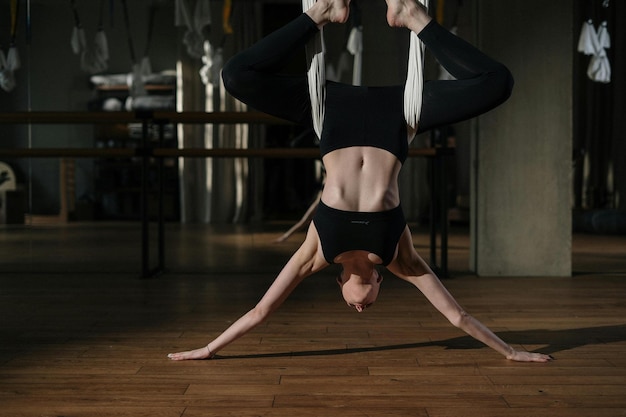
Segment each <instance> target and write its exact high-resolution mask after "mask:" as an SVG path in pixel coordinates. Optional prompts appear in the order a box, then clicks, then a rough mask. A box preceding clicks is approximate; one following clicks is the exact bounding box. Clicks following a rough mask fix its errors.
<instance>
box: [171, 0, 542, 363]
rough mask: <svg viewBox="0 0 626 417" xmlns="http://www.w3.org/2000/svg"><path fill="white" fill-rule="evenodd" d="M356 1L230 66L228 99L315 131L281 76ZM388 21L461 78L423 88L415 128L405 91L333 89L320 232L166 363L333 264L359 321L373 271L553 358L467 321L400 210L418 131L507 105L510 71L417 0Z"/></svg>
mask: <svg viewBox="0 0 626 417" xmlns="http://www.w3.org/2000/svg"><path fill="white" fill-rule="evenodd" d="M349 3H350V0H318V1H317V3H315V4H314V5H313V6H312V7H311V8H310V9H309V10H307V11H306V12H305V13H303V14H302V15H301V16H299V17H298V18H296V19H295V20H294V21H292V22H291V23H289V24H287V25H286V26H284V27H283V28H281V29H279V30H278V31H276V32H274V33H273V34H270V35H269V36H267V37H266V38H264V39H262V40H261V41H259V42H258V43H257V44H255V45H254V46H252V47H251V48H249V49H248V50H246V51H243V52H241V53H240V54H238V55H236V56H235V57H233V59H231V60H230V61H229V63H228V64H227V65H226V66H225V68H224V71H223V78H224V83H225V86H226V88H227V90H228V91H229V92H230V93H231V94H232V95H234V96H235V97H237V98H239V99H240V100H242V101H244V102H245V103H247V104H248V105H250V106H252V107H254V108H256V109H258V110H261V111H264V112H267V113H269V114H272V115H275V116H278V117H282V118H285V119H288V120H291V121H294V122H297V123H301V124H304V125H307V126H311V125H312V117H311V102H310V99H309V90H308V86H307V79H306V76H305V75H297V76H290V75H285V74H280V71H281V69H282V68H283V65H284V63H285V62H286V60H287V59H288V58H289V57H290V56H291V54H292V53H294V52H297V51H301V50H302V48H303V47H304V46H305V45H306V43H307V42H308V41H309V40H310V39H311V38H312V37H314V36H315V35H316V34H317V33H318V31H319V30H320V28H322V27H323V26H324V25H326V24H328V23H331V22H334V23H343V22H345V21H346V20H347V18H348V12H349ZM387 6H388V10H387V21H388V23H389V25H390V26H392V27H405V28H408V29H409V30H411V31H413V32H415V33H416V34H418V36H419V38H420V39H421V40H422V42H423V43H424V44H425V45H426V47H427V48H429V50H430V51H431V52H432V53H433V54H434V56H435V57H436V58H437V60H438V61H439V63H440V64H441V65H442V66H443V67H444V68H446V69H447V70H448V71H449V72H450V73H451V74H452V75H453V76H454V77H456V79H457V80H453V81H431V82H428V83H425V84H424V90H423V105H422V111H421V117H420V120H419V124H418V126H417V129H415V128H413V127H410V126H407V122H406V121H405V118H404V115H403V95H404V93H403V86H401V87H373V88H372V87H360V86H358V87H357V86H349V85H342V84H338V83H331V82H328V83H326V98H325V116H324V124H323V130H322V134H321V138H320V150H321V154H322V161H323V163H324V166H325V169H326V183H325V186H324V190H323V192H322V197H321V201H320V204H319V206H318V208H317V210H316V213H315V216H314V218H313V222H312V223H311V224H310V226H309V229H308V232H307V235H306V237H305V240H304V242H303V243H302V245H301V246H300V248H299V249H298V250H297V251H296V252H295V254H294V255H293V256H292V257H291V259H290V260H289V261H288V262H287V264H286V265H285V267H284V268H283V269H282V271H281V272H280V273H279V275H278V277H277V278H276V279H275V281H274V282H273V284H272V285H271V286H270V288H269V289H268V290H267V292H266V293H265V295H264V296H263V297H262V299H261V300H260V301H259V303H258V304H257V305H256V306H255V307H254V308H253V309H252V310H250V311H249V312H248V313H246V314H245V315H243V316H242V317H241V318H240V319H239V320H237V321H236V322H235V323H234V324H232V325H231V326H230V327H229V328H228V329H226V330H225V331H224V332H223V333H222V334H221V335H219V336H218V337H217V338H216V339H215V340H213V341H211V342H210V343H209V344H208V345H207V346H204V347H201V348H199V349H195V350H191V351H187V352H179V353H172V354H169V355H168V357H169V358H170V359H172V360H186V359H207V358H209V359H210V358H212V357H213V356H214V355H215V353H216V352H218V351H220V350H221V349H223V348H224V347H225V346H227V345H228V344H230V343H232V342H233V341H235V340H236V339H238V338H239V337H241V336H243V335H244V334H246V333H247V332H248V331H250V330H251V329H253V328H254V327H255V326H257V325H258V324H260V323H261V322H263V321H264V320H265V319H266V318H267V317H268V316H269V315H270V314H271V313H272V312H273V311H274V310H276V309H277V308H278V307H279V306H280V305H281V303H282V302H283V301H284V300H285V299H286V298H287V296H288V295H289V294H290V293H291V292H292V290H293V289H294V288H295V287H296V286H297V285H298V284H299V283H300V282H301V281H302V280H303V279H304V278H306V277H308V276H310V275H312V274H314V273H315V272H318V271H320V270H322V269H323V268H326V267H327V266H328V265H330V264H332V263H335V264H341V266H342V272H341V273H340V275H339V277H338V279H337V280H338V283H339V285H340V287H341V292H342V295H343V297H344V299H345V301H346V303H347V304H348V305H349V306H351V307H353V308H354V309H356V310H357V311H358V312H362V311H363V310H364V309H366V308H367V307H369V306H370V305H372V303H374V301H376V298H377V296H378V291H379V288H380V284H381V281H382V276H381V275H380V274H379V272H378V270H377V269H376V267H377V265H383V266H385V267H386V268H387V269H388V270H389V271H390V272H391V273H393V274H394V275H396V276H397V277H399V278H401V279H404V280H406V281H408V282H410V283H411V284H413V285H415V287H417V288H418V289H419V290H420V291H421V292H422V293H423V294H424V295H425V296H426V298H427V299H428V300H429V301H430V302H431V303H432V304H433V305H434V306H435V308H437V309H438V310H439V311H440V312H441V313H442V314H443V315H444V316H445V317H446V318H447V319H448V320H449V321H450V322H451V323H452V324H453V325H454V326H456V327H459V328H460V329H462V330H464V331H465V332H466V333H467V334H469V335H471V336H473V337H474V338H476V339H477V340H480V341H481V342H483V343H485V344H486V345H488V346H490V347H491V348H493V349H495V350H496V351H497V352H499V353H501V354H502V355H503V356H505V357H506V358H507V359H510V360H514V361H524V362H547V361H549V360H551V357H550V356H548V355H543V354H539V353H531V352H525V351H517V350H515V349H514V348H512V347H511V346H509V345H508V344H506V343H505V342H504V341H502V340H501V339H500V338H499V337H498V336H496V335H495V334H494V333H493V332H492V331H491V330H489V329H488V328H487V327H485V326H484V325H483V324H482V323H480V322H479V321H478V320H476V319H475V318H473V317H472V316H470V315H469V314H467V313H466V312H465V311H464V310H463V309H462V308H461V306H459V304H458V303H457V302H456V300H455V299H454V298H453V297H452V295H451V294H450V293H449V292H448V291H447V290H446V289H445V287H444V286H443V285H442V284H441V282H440V281H439V279H438V278H437V277H436V276H435V274H434V273H433V271H432V270H431V269H430V268H429V267H428V265H427V264H426V262H424V260H423V259H422V258H421V257H420V256H419V255H418V253H417V252H416V251H415V249H414V247H413V242H412V238H411V233H410V231H409V228H408V227H407V225H406V221H405V219H404V216H403V214H402V208H401V206H400V197H399V191H398V174H399V172H400V168H401V167H402V163H403V162H404V160H405V159H406V157H407V153H408V143H409V142H410V141H411V140H412V139H413V137H414V136H415V134H416V133H419V132H423V131H426V130H428V129H431V128H433V127H436V126H440V125H444V124H450V123H454V122H457V121H460V120H464V119H467V118H470V117H474V116H477V115H479V114H481V113H484V112H486V111H488V110H490V109H492V108H493V107H495V106H497V105H499V104H501V103H502V102H504V101H505V100H506V99H507V98H508V97H509V95H510V90H511V88H512V77H511V74H510V73H509V71H508V69H507V68H506V67H504V66H503V65H502V64H500V63H498V62H495V61H493V60H492V59H491V58H489V57H487V56H485V55H484V54H482V53H481V52H480V51H478V50H476V49H475V48H474V47H472V46H471V45H469V44H467V43H466V42H464V41H463V40H461V39H459V38H457V37H455V36H454V35H452V34H451V33H450V32H448V31H446V30H445V29H443V28H441V27H440V26H439V25H437V23H436V22H434V21H432V20H431V18H430V17H429V16H428V14H427V12H426V11H425V10H424V9H423V8H422V7H421V5H419V4H418V3H416V0H387Z"/></svg>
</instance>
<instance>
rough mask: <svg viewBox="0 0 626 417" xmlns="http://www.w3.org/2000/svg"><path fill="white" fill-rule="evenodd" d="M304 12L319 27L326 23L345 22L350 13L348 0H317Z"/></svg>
mask: <svg viewBox="0 0 626 417" xmlns="http://www.w3.org/2000/svg"><path fill="white" fill-rule="evenodd" d="M305 13H306V14H308V15H309V17H310V18H311V19H313V21H314V22H315V23H317V26H318V27H320V28H321V27H322V26H324V25H325V24H327V23H345V22H347V21H348V16H349V15H350V0H318V1H317V2H316V3H315V4H314V5H313V6H311V8H310V9H309V10H307V11H306V12H305Z"/></svg>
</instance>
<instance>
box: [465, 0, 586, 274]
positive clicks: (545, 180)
mask: <svg viewBox="0 0 626 417" xmlns="http://www.w3.org/2000/svg"><path fill="white" fill-rule="evenodd" d="M476 6H477V7H476V17H477V21H476V23H477V26H476V27H477V30H478V33H477V35H478V40H477V42H478V45H479V46H480V48H481V49H482V50H484V51H485V52H487V53H488V54H489V55H492V56H494V57H495V58H497V59H498V60H500V61H502V62H504V63H505V64H506V65H507V66H508V67H509V68H510V69H511V71H512V72H513V75H514V77H515V88H514V91H513V96H512V97H511V99H510V100H509V101H508V102H506V103H505V104H504V105H503V106H501V107H499V108H497V109H495V110H494V111H492V112H490V113H488V114H486V115H484V116H481V117H480V118H479V119H478V120H477V121H476V122H475V123H476V125H475V127H476V129H475V138H474V144H473V145H474V146H473V157H474V161H473V168H474V170H473V172H472V175H473V190H472V195H473V203H472V204H473V206H472V209H473V210H472V212H473V227H472V230H471V237H472V260H471V264H472V265H470V266H471V267H472V269H473V270H474V271H476V273H477V274H479V275H490V276H499V275H502V276H568V275H571V264H572V262H571V179H570V177H571V171H572V166H571V165H572V164H571V159H572V72H573V70H572V59H573V53H574V41H573V36H575V33H574V32H576V31H575V30H574V29H573V27H572V25H573V11H572V7H573V6H572V4H571V2H570V1H568V0H554V1H549V2H546V1H542V0H507V1H496V0H477V2H476Z"/></svg>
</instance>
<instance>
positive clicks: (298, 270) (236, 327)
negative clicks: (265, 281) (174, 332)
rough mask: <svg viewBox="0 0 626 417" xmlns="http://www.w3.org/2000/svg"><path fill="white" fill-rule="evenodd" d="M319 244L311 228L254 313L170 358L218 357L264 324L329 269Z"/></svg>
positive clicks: (247, 314) (312, 227)
mask: <svg viewBox="0 0 626 417" xmlns="http://www.w3.org/2000/svg"><path fill="white" fill-rule="evenodd" d="M318 242H319V238H318V236H317V231H316V230H315V227H314V226H313V225H311V226H310V227H309V232H308V233H307V237H306V239H305V241H304V243H303V244H302V245H301V246H300V248H299V249H298V250H297V251H296V253H294V254H293V256H292V257H291V259H290V260H289V262H287V264H286V265H285V266H284V267H283V269H282V271H281V272H280V274H278V276H277V277H276V279H275V280H274V282H273V283H272V285H271V286H270V288H269V289H268V290H267V291H266V293H265V295H263V298H261V300H260V301H259V302H258V303H257V305H256V306H255V307H254V308H253V309H252V310H250V311H248V312H247V313H246V314H244V315H243V316H241V317H240V318H239V319H238V320H237V321H236V322H234V323H233V324H232V325H231V326H230V327H228V328H227V329H226V330H225V331H224V332H223V333H222V334H220V335H219V336H218V337H217V338H216V339H215V340H213V341H211V342H210V343H209V344H208V345H206V346H203V347H201V348H198V349H194V350H190V351H185V352H178V353H170V354H168V355H167V357H168V358H170V359H172V360H176V361H179V360H188V359H207V358H208V359H210V358H211V357H212V356H213V355H215V353H217V352H218V351H220V350H221V349H223V348H224V347H226V346H227V345H229V344H230V343H232V342H234V341H235V340H237V339H239V338H240V337H242V336H243V335H245V334H246V333H248V332H249V331H250V330H252V329H254V328H255V327H256V326H258V325H259V324H261V323H262V322H263V321H265V320H266V319H267V318H268V317H269V315H270V314H271V313H272V312H274V311H275V310H276V309H277V308H278V307H279V306H280V305H281V304H282V303H283V302H284V301H285V300H286V299H287V297H288V296H289V294H291V292H292V291H293V290H294V289H295V288H296V287H297V286H298V284H299V283H300V282H302V280H303V279H304V278H306V277H307V276H309V275H311V274H313V273H315V272H317V271H319V270H321V269H323V268H324V267H326V266H328V264H327V263H326V261H325V260H324V258H323V256H321V254H319V243H318Z"/></svg>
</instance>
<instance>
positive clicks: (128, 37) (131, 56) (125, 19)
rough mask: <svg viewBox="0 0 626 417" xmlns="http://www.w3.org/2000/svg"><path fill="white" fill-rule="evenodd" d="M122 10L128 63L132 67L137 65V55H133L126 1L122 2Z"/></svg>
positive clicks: (133, 48)
mask: <svg viewBox="0 0 626 417" xmlns="http://www.w3.org/2000/svg"><path fill="white" fill-rule="evenodd" d="M122 9H123V11H124V26H126V40H127V41H128V51H129V52H130V61H131V63H132V64H133V65H135V64H137V55H136V54H135V46H134V45H133V37H132V34H131V29H130V16H129V15H128V4H126V0H122Z"/></svg>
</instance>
